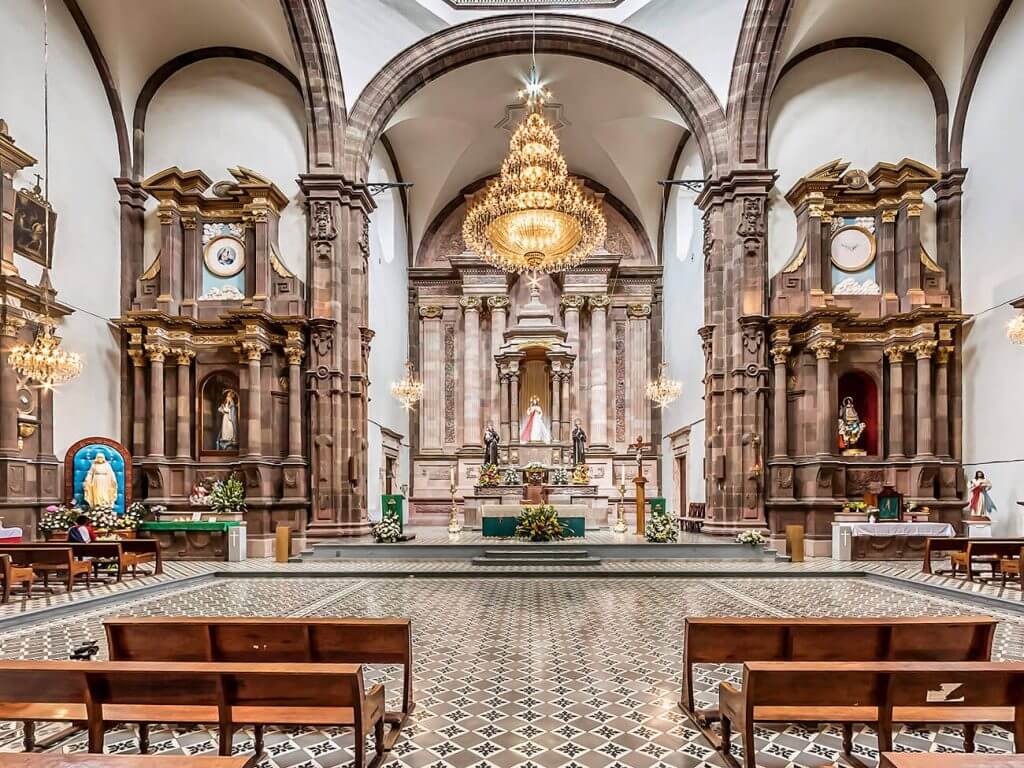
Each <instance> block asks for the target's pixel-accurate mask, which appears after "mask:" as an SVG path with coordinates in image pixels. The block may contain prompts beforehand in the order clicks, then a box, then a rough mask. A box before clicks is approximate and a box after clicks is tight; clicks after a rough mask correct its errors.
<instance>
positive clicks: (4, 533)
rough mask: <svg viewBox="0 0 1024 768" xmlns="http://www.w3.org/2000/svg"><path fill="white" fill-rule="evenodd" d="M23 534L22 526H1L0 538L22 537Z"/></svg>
mask: <svg viewBox="0 0 1024 768" xmlns="http://www.w3.org/2000/svg"><path fill="white" fill-rule="evenodd" d="M22 534H23V531H22V530H21V528H0V539H20V538H21V537H22Z"/></svg>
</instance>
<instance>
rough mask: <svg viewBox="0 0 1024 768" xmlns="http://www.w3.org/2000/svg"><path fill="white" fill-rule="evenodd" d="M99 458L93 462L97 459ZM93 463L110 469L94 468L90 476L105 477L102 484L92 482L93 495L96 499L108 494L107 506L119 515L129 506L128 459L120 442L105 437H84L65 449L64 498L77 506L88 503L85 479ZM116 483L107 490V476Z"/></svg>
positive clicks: (130, 493)
mask: <svg viewBox="0 0 1024 768" xmlns="http://www.w3.org/2000/svg"><path fill="white" fill-rule="evenodd" d="M99 456H102V457H103V458H102V459H99V461H97V457H99ZM94 464H107V465H109V467H110V469H109V472H108V470H106V469H102V468H98V469H97V470H96V471H95V472H94V474H102V475H104V476H105V477H104V478H103V481H102V482H97V483H95V486H96V492H97V493H98V494H99V496H100V497H105V496H107V495H108V494H109V498H110V499H112V502H113V503H111V504H110V506H111V507H112V508H113V510H114V511H115V512H116V513H117V514H119V515H123V514H124V513H125V510H126V509H128V506H129V505H130V504H131V503H132V456H131V454H130V453H129V452H128V449H127V448H125V447H124V446H123V445H122V444H121V443H119V442H117V441H116V440H111V439H109V438H106V437H86V438H83V439H81V440H79V441H78V442H77V443H74V444H73V445H72V446H71V447H70V448H68V451H67V453H66V454H65V456H64V499H65V501H68V502H70V501H71V500H74V502H75V503H76V504H77V505H78V506H86V505H87V504H88V496H89V495H90V492H89V490H88V489H87V487H86V480H87V479H88V477H89V471H90V470H92V469H93V465H94ZM111 475H112V476H113V481H114V482H116V484H117V485H116V488H115V489H112V488H110V484H111V483H110V476H111Z"/></svg>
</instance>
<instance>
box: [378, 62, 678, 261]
mask: <svg viewBox="0 0 1024 768" xmlns="http://www.w3.org/2000/svg"><path fill="white" fill-rule="evenodd" d="M529 67H530V62H529V57H527V56H505V57H501V58H496V59H489V60H486V61H481V62H477V63H475V64H470V65H468V66H465V67H462V68H460V69H457V70H454V71H453V72H450V73H449V74H447V75H444V76H443V77H441V78H438V79H437V80H435V81H433V82H432V83H430V84H429V85H427V86H426V87H424V88H423V89H421V90H420V91H418V92H417V93H416V94H414V95H413V96H412V98H410V99H409V100H408V101H407V102H405V104H403V105H402V106H401V107H400V108H399V110H398V112H397V113H396V114H395V116H394V117H393V118H392V120H391V122H390V123H389V125H388V129H387V131H386V134H385V135H386V136H387V138H388V140H389V141H390V142H391V144H392V147H393V149H394V151H395V155H396V157H397V160H398V165H399V167H400V169H401V172H402V176H403V178H404V180H405V181H411V182H413V184H414V185H415V186H414V187H413V188H412V190H410V193H409V218H410V227H411V234H412V239H413V243H412V246H413V251H414V252H415V250H416V249H417V248H418V247H419V241H420V238H421V237H422V235H423V233H424V231H425V229H426V228H427V227H428V226H429V225H430V223H431V221H432V220H433V219H434V217H435V216H436V215H437V214H438V213H439V212H440V211H441V209H442V208H444V206H445V205H447V204H448V203H449V202H450V201H451V200H452V199H454V198H455V197H456V195H458V194H459V193H460V192H461V191H462V190H463V189H464V188H465V187H467V186H468V185H470V184H472V183H473V182H475V181H477V180H479V179H481V178H484V177H486V176H490V175H492V174H493V173H495V172H496V171H497V169H498V167H499V165H500V164H501V161H502V159H503V158H504V156H505V154H506V152H507V151H508V142H509V139H510V138H511V134H510V133H509V132H508V131H507V130H504V129H503V128H500V127H496V126H497V125H498V124H499V123H500V122H501V121H502V120H503V119H504V116H505V107H506V105H508V104H512V103H514V102H515V101H516V91H517V90H518V89H519V88H520V87H521V86H522V82H523V78H524V77H525V75H526V74H527V72H528V71H529ZM538 69H539V71H540V73H541V77H542V79H543V80H544V82H545V83H546V84H547V85H548V87H549V88H551V90H552V91H553V93H554V101H555V102H558V103H561V104H563V105H564V112H563V114H564V117H565V119H566V120H567V121H568V123H569V125H567V126H565V127H563V128H562V129H561V130H560V131H559V140H560V141H561V145H562V152H563V154H564V155H565V158H566V161H567V162H568V163H569V170H570V172H572V173H576V174H580V175H583V176H587V177H589V178H591V179H593V180H594V181H596V182H598V183H599V184H602V185H604V186H605V187H607V188H608V189H609V191H610V192H611V194H613V195H615V196H616V197H618V198H619V199H620V200H621V201H622V202H623V203H625V204H626V205H627V206H628V207H629V208H630V209H631V210H632V211H633V212H634V213H635V214H636V215H637V216H638V217H639V219H640V221H641V222H642V224H643V226H644V228H645V229H646V231H647V234H648V237H649V238H650V239H651V243H652V244H656V243H657V241H658V237H657V230H658V224H659V217H660V213H661V205H662V192H661V187H659V186H658V184H657V182H658V180H659V179H664V178H665V177H666V174H668V173H669V171H670V169H669V165H670V164H671V162H672V157H673V155H674V153H675V150H676V147H677V146H678V143H679V140H680V138H681V137H682V135H683V131H684V128H685V123H684V121H683V119H682V117H681V116H680V115H679V114H678V113H676V112H675V110H674V109H673V108H672V107H671V106H670V105H669V104H668V102H666V101H665V100H664V98H662V96H661V95H660V94H658V92H657V91H655V90H654V89H653V88H651V87H650V86H648V85H646V84H645V83H643V82H641V81H640V80H638V79H636V78H634V77H632V76H631V75H628V74H626V73H624V72H621V71H620V70H617V69H615V68H613V67H609V66H606V65H604V64H599V63H597V62H593V61H588V60H585V59H580V58H575V57H571V56H539V57H538Z"/></svg>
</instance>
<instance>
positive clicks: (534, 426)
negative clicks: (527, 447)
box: [519, 395, 551, 443]
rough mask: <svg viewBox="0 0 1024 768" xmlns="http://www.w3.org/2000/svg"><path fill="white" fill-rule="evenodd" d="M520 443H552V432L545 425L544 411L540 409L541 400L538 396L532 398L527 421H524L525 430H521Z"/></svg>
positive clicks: (527, 411)
mask: <svg viewBox="0 0 1024 768" xmlns="http://www.w3.org/2000/svg"><path fill="white" fill-rule="evenodd" d="M519 442H521V443H550V442H551V430H549V429H548V427H547V424H545V423H544V409H543V408H541V407H540V398H539V397H537V396H536V395H534V396H533V397H531V398H530V407H529V408H527V410H526V419H524V420H523V428H522V429H521V430H519Z"/></svg>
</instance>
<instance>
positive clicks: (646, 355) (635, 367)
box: [626, 302, 652, 438]
mask: <svg viewBox="0 0 1024 768" xmlns="http://www.w3.org/2000/svg"><path fill="white" fill-rule="evenodd" d="M626 318H627V319H628V321H627V323H626V378H627V383H626V403H627V405H626V414H627V416H626V436H627V437H631V436H635V435H644V436H645V438H649V436H650V435H651V423H650V422H651V419H650V415H651V404H650V401H649V400H648V399H647V382H648V381H650V380H651V373H652V372H651V360H650V353H651V344H650V341H649V338H650V318H651V305H650V304H648V303H647V302H641V303H636V304H630V305H629V306H627V307H626Z"/></svg>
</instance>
